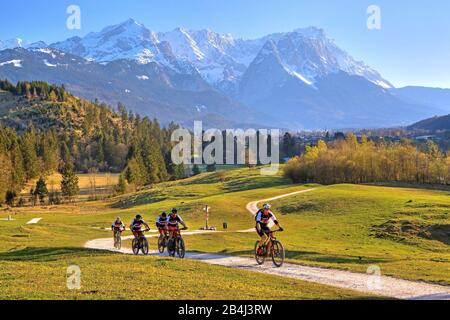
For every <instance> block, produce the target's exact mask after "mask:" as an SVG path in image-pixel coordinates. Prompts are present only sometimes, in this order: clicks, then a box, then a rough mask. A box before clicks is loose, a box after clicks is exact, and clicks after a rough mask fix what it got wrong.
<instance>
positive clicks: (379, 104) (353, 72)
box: [0, 19, 440, 129]
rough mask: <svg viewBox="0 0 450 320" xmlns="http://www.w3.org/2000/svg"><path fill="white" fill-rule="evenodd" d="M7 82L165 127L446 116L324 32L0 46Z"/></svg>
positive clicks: (101, 35)
mask: <svg viewBox="0 0 450 320" xmlns="http://www.w3.org/2000/svg"><path fill="white" fill-rule="evenodd" d="M31 62H32V63H31ZM0 77H3V78H5V77H6V78H8V79H11V80H12V81H18V80H25V79H41V80H46V81H49V82H56V83H64V84H66V86H67V87H68V88H69V89H73V90H74V91H75V93H76V94H79V95H81V96H85V97H87V98H94V96H95V94H97V96H96V97H98V98H99V99H101V100H104V101H106V102H108V103H115V102H118V101H122V102H126V103H128V104H129V107H130V108H133V109H135V110H138V111H139V112H142V113H144V114H148V115H151V116H158V117H160V118H161V120H162V121H163V122H164V121H168V120H169V119H171V117H172V116H173V115H179V117H175V118H174V119H171V120H175V121H183V120H184V119H180V117H183V114H186V112H193V113H194V117H195V116H197V117H198V116H199V115H198V114H200V113H203V114H202V116H205V113H207V114H208V117H207V118H208V119H215V121H216V122H219V123H227V124H230V122H233V123H236V120H237V119H236V110H242V111H243V114H246V115H247V117H248V119H247V120H248V121H243V120H246V119H243V118H242V115H241V117H238V118H240V120H241V121H238V122H239V123H240V124H242V123H245V122H246V123H252V124H255V123H259V124H265V125H267V124H270V125H273V126H283V127H290V128H295V129H300V128H307V129H316V128H319V126H327V127H328V128H332V127H334V128H336V127H343V126H345V127H361V126H373V127H379V126H388V125H397V124H398V125H399V124H405V123H408V122H411V121H415V120H419V119H421V118H423V117H426V116H431V115H434V114H436V113H439V112H440V110H438V109H436V108H427V107H424V106H423V105H420V104H415V103H414V102H411V101H403V100H402V99H401V98H400V97H398V96H396V95H393V94H391V93H390V90H391V89H393V86H392V84H391V83H390V82H389V81H388V80H386V79H384V78H383V77H382V76H381V75H380V74H379V73H378V72H377V71H375V70H373V69H372V68H370V67H369V66H367V65H365V64H364V63H363V62H360V61H358V60H356V59H354V58H353V57H352V56H351V55H350V54H348V53H347V52H345V51H344V50H342V49H341V48H339V47H338V46H337V45H336V43H335V42H334V41H333V40H332V39H330V38H329V37H327V35H326V34H325V32H324V31H323V30H322V29H319V28H316V27H309V28H303V29H296V30H293V31H291V32H286V33H274V34H270V35H267V36H265V37H262V38H259V39H253V40H246V39H235V38H233V37H232V36H231V35H229V34H226V35H223V34H218V33H216V32H213V31H211V30H197V31H193V30H187V29H183V28H177V29H175V30H173V31H169V32H156V31H152V30H150V29H148V28H147V27H145V26H144V25H143V24H142V23H139V22H137V21H135V20H133V19H129V20H127V21H125V22H123V23H120V24H117V25H113V26H109V27H106V28H104V29H103V30H101V31H99V32H91V33H89V34H87V35H86V36H84V37H82V38H81V37H73V38H69V39H67V40H64V41H61V42H57V43H53V44H50V45H47V44H46V43H44V42H37V43H28V42H26V41H23V40H20V39H13V40H9V41H3V42H1V41H0ZM83 80H84V81H83ZM336 81H337V82H336ZM85 83H89V86H87V85H86V84H85ZM130 96H133V98H130ZM206 97H207V98H206ZM149 105H153V106H155V107H149ZM156 106H157V107H156ZM218 106H220V111H219V110H218ZM174 110H176V112H174ZM244 110H245V111H244ZM218 117H219V118H218ZM189 118H192V117H189ZM266 118H267V119H270V121H266V120H261V119H266ZM257 119H260V120H259V121H256V122H255V120H257ZM225 120H226V121H225Z"/></svg>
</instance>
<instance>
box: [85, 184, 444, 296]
mask: <svg viewBox="0 0 450 320" xmlns="http://www.w3.org/2000/svg"><path fill="white" fill-rule="evenodd" d="M313 190H314V189H307V190H301V191H297V192H291V193H288V194H284V195H281V196H277V197H273V198H270V199H264V200H257V201H252V202H250V203H248V204H247V206H246V208H247V210H248V211H249V212H250V213H251V214H253V215H254V214H255V212H256V211H257V210H258V203H261V202H269V201H274V200H277V199H280V198H285V197H289V196H293V195H296V194H300V193H305V192H311V191H313ZM253 231H254V229H253V228H252V229H248V230H241V231H238V232H253ZM215 232H221V231H202V230H199V231H189V232H184V233H183V235H196V234H205V233H215ZM132 237H133V236H129V237H124V238H123V239H124V240H125V239H131V238H132ZM148 237H149V238H153V237H157V234H152V235H149V236H148ZM85 247H86V248H90V249H98V250H108V251H112V252H121V253H124V254H132V251H131V249H125V248H124V249H121V250H120V251H118V250H116V249H113V240H112V238H105V239H96V240H91V241H88V242H87V243H86V244H85ZM150 255H159V253H158V252H157V251H150ZM186 258H188V259H195V260H200V261H202V262H205V263H209V264H214V265H220V266H225V267H231V268H237V269H243V270H250V271H255V272H261V273H266V274H271V275H276V276H281V277H288V278H294V279H300V280H305V281H310V282H315V283H320V284H325V285H330V286H334V287H339V288H345V289H352V290H355V291H359V292H362V293H368V294H376V295H382V296H385V297H392V298H399V299H412V300H438V299H439V300H450V286H441V285H434V284H429V283H425V282H419V281H408V280H402V279H397V278H393V277H388V276H379V277H377V276H374V275H371V274H366V273H357V272H350V271H344V270H337V269H328V268H319V267H312V266H304V265H299V264H293V263H285V264H284V265H283V267H282V268H275V267H273V265H272V264H271V261H268V262H266V264H265V265H263V266H258V265H257V264H256V262H255V260H254V259H252V258H248V257H234V256H225V255H219V254H209V253H191V252H187V253H186Z"/></svg>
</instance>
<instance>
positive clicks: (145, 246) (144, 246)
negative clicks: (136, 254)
mask: <svg viewBox="0 0 450 320" xmlns="http://www.w3.org/2000/svg"><path fill="white" fill-rule="evenodd" d="M142 253H143V254H144V255H145V256H146V255H148V240H147V238H145V237H144V238H142Z"/></svg>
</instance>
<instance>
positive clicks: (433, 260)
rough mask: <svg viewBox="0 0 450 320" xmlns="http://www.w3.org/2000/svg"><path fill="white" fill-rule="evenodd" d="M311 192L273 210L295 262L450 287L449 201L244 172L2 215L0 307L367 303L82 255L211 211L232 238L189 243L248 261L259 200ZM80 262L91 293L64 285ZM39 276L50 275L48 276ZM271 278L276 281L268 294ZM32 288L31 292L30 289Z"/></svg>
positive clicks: (326, 292) (195, 265) (167, 265)
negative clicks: (92, 246)
mask: <svg viewBox="0 0 450 320" xmlns="http://www.w3.org/2000/svg"><path fill="white" fill-rule="evenodd" d="M311 187H312V188H316V189H315V190H314V191H312V192H310V193H305V194H301V195H297V196H293V197H289V198H284V199H280V200H277V201H274V202H273V205H274V211H275V212H276V213H277V215H278V218H279V219H280V221H281V222H282V224H283V226H284V227H285V229H286V232H285V233H282V234H280V235H279V238H280V240H282V241H283V243H284V244H285V246H286V248H287V258H288V260H290V261H293V262H299V263H307V264H312V265H321V266H330V267H335V268H342V269H349V270H354V271H361V272H365V271H366V269H367V267H368V266H370V265H373V264H376V265H379V266H380V267H381V270H382V273H383V274H390V275H395V276H397V277H400V278H406V279H416V280H419V279H420V280H426V281H431V282H439V283H446V284H449V283H450V278H449V274H448V270H449V268H450V253H449V250H448V231H445V230H447V229H446V228H448V212H449V211H450V210H449V201H448V199H449V195H450V194H449V193H448V192H441V191H429V190H420V189H414V190H412V189H401V188H386V187H376V186H354V185H336V186H328V187H322V186H318V185H309V186H305V185H302V186H299V185H292V184H289V182H288V181H287V180H286V179H284V178H283V177H281V176H275V177H265V176H260V175H259V170H258V169H247V168H245V169H238V170H230V171H226V172H223V173H208V174H201V175H199V176H196V177H193V178H189V179H186V180H182V181H177V182H166V183H162V184H158V185H155V187H153V188H151V189H150V188H149V189H144V190H142V191H140V192H138V193H135V194H130V195H124V196H121V197H118V198H114V199H111V200H108V201H99V202H90V203H86V204H83V206H79V205H78V206H70V205H67V206H61V207H46V208H27V209H26V210H25V209H14V210H13V211H11V212H10V211H3V212H1V213H0V218H4V217H6V216H7V215H8V214H11V215H12V217H13V218H15V219H16V220H14V221H3V220H0V268H1V269H2V270H5V271H4V272H2V273H1V274H0V288H2V289H1V290H0V297H1V298H17V297H22V298H26V297H28V298H31V297H33V298H80V299H105V298H147V299H152V298H168V297H173V298H200V299H204V298H205V299H206V298H210V299H211V298H212V299H216V298H231V299H233V298H241V299H255V298H257V297H261V294H264V295H265V296H270V297H271V298H273V299H278V298H288V299H300V298H351V297H361V295H360V294H355V293H352V292H349V291H344V290H338V289H334V288H329V287H326V286H319V285H313V284H310V283H305V282H302V281H296V280H292V279H281V278H278V277H266V276H265V277H264V279H262V277H261V276H260V275H258V274H254V273H250V272H245V271H241V270H230V269H227V268H223V267H220V266H209V265H205V264H203V263H201V262H196V261H180V260H172V259H168V258H157V257H147V258H143V257H132V256H122V255H117V254H113V253H104V252H96V251H92V250H85V249H82V248H80V247H82V246H83V244H84V243H85V241H87V240H90V239H95V238H102V237H108V236H110V231H108V230H105V228H106V229H107V228H108V227H109V226H110V224H111V222H112V220H113V219H114V218H115V217H116V216H117V215H120V216H121V217H122V218H123V220H124V221H126V222H127V223H128V222H129V221H130V220H131V219H132V217H133V216H134V215H135V214H136V213H137V212H139V213H142V214H143V215H144V218H145V219H146V220H149V221H150V222H151V225H152V226H153V221H154V219H155V218H156V216H157V214H158V213H159V212H160V211H162V210H169V209H170V208H171V207H177V208H179V210H180V213H181V215H182V216H183V218H184V220H186V222H187V223H188V225H189V227H190V229H197V228H199V227H202V226H203V225H204V212H203V210H202V208H203V206H204V205H205V204H208V205H209V206H211V216H210V225H214V226H216V227H219V228H220V227H221V225H222V222H223V221H225V220H226V221H227V222H228V224H229V230H228V231H227V232H224V233H217V234H208V235H196V236H186V237H185V240H186V245H187V248H188V250H197V251H202V252H220V253H227V254H235V255H249V254H251V249H252V246H253V244H254V241H255V240H256V238H257V236H256V234H253V233H236V232H233V231H236V230H242V229H248V228H251V227H253V225H254V220H253V218H252V217H251V216H250V214H249V213H248V212H247V211H246V210H245V205H246V204H247V203H248V202H249V201H252V200H256V199H265V198H269V197H273V196H276V195H281V194H284V193H288V192H292V191H297V190H300V189H305V188H311ZM36 217H42V218H43V220H41V222H39V223H38V224H37V225H26V222H27V221H29V220H30V219H32V218H36ZM405 221H408V222H407V223H406V222H405ZM411 225H412V226H413V227H410V226H411ZM446 232H447V233H446ZM125 235H129V233H128V232H126V234H125ZM150 245H151V248H152V249H154V248H155V247H156V240H155V239H151V240H150ZM69 264H78V265H80V266H81V268H82V273H83V274H84V276H83V277H85V278H83V279H84V280H83V281H84V282H83V288H82V290H81V291H80V292H71V291H68V290H66V289H65V287H64V285H65V278H64V277H65V268H66V267H67V266H68V265H69ZM38 274H39V275H45V276H44V277H37V276H36V275H38ZM155 274H163V275H169V274H170V275H172V276H175V277H177V278H179V279H180V281H177V282H176V286H177V290H172V289H170V290H169V289H168V288H166V287H165V286H164V285H162V284H161V282H160V281H157V278H156V277H155ZM266 279H269V280H270V281H269V284H268V285H267V284H266V282H267V280H266ZM28 282H29V285H24V284H25V283H28ZM122 282H124V283H126V284H122ZM263 282H264V286H262V285H261V284H262V283H263ZM130 283H132V284H134V285H130ZM244 287H245V290H242V288H244ZM262 287H263V288H262ZM38 288H39V290H38ZM261 290H262V291H261ZM264 291H265V293H264Z"/></svg>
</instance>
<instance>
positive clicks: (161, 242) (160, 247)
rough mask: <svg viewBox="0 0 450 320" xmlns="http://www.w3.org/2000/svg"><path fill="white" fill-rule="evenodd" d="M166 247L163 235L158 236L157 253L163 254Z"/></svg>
mask: <svg viewBox="0 0 450 320" xmlns="http://www.w3.org/2000/svg"><path fill="white" fill-rule="evenodd" d="M165 247H166V237H165V236H164V235H160V236H159V238H158V251H159V253H164V249H165Z"/></svg>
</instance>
